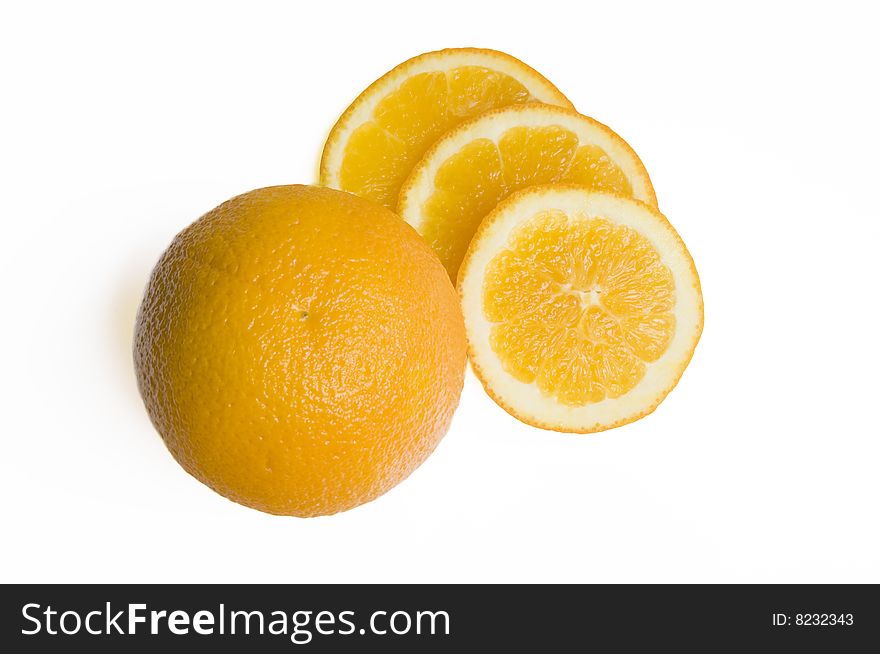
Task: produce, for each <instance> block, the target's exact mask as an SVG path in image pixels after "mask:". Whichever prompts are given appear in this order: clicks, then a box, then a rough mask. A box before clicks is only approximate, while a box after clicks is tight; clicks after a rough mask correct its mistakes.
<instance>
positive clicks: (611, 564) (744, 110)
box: [0, 0, 880, 582]
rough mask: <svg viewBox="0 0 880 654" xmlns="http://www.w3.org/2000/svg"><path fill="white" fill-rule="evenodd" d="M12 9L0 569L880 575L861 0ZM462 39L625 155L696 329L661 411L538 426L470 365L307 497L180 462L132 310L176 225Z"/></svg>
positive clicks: (148, 576) (45, 575) (873, 204)
mask: <svg viewBox="0 0 880 654" xmlns="http://www.w3.org/2000/svg"><path fill="white" fill-rule="evenodd" d="M4 6H5V7H7V8H5V9H3V10H2V16H0V60H2V62H3V72H2V94H3V98H4V99H3V101H2V104H0V113H2V121H0V136H2V140H0V184H2V189H3V196H2V197H3V210H2V214H0V221H2V231H0V244H2V253H0V266H2V276H0V279H2V296H0V300H2V307H3V310H2V319H0V343H2V348H3V350H2V360H0V369H2V381H0V384H2V387H0V390H2V407H3V409H2V423H0V424H2V427H0V430H2V438H3V449H2V454H0V496H2V527H0V531H2V537H0V548H2V551H0V581H4V582H12V581H23V582H44V581H95V582H97V581H109V582H138V581H140V582H158V581H167V582H172V581H180V582H195V581H205V582H206V581H217V582H220V581H233V582H245V581H254V582H306V581H309V582H342V581H380V582H384V581H387V582H391V581H401V582H429V581H442V582H452V581H463V582H467V581H471V582H485V581H499V582H514V581H529V582H531V581H554V582H575V581H577V582H600V581H601V582H655V581H667V582H704V581H705V582H708V581H731V582H745V581H753V582H783V581H793V582H808V581H813V582H816V581H818V582H830V581H837V582H868V581H872V582H880V554H878V552H880V526H878V513H880V511H878V500H880V477H878V463H880V429H878V416H877V413H878V410H880V403H878V390H880V384H878V373H877V370H878V367H880V355H878V348H880V326H878V318H880V311H878V308H877V304H878V281H880V274H878V267H877V266H878V263H877V262H878V254H880V210H878V204H877V188H878V176H880V165H878V151H880V129H878V115H880V103H878V96H877V88H878V71H877V66H878V62H880V48H878V45H877V43H878V40H877V37H876V33H875V30H876V26H877V24H878V20H877V19H878V17H877V16H876V15H872V13H874V12H873V10H872V9H870V8H871V7H872V3H868V2H865V3H846V2H835V3H823V4H818V3H817V4H815V5H812V4H810V3H802V2H801V3H791V4H787V3H774V2H761V3H755V4H749V3H745V4H744V3H734V4H732V5H730V7H729V8H727V9H722V8H720V7H718V6H716V4H715V3H693V4H687V5H685V4H675V3H655V2H651V3H649V2H646V3H638V4H636V3H625V2H613V3H612V2H600V3H599V2H597V3H593V2H588V1H584V0H580V1H577V2H570V3H563V2H551V1H549V0H541V1H540V2H528V3H522V4H519V3H516V2H511V1H506V2H493V3H488V2H474V1H473V0H468V1H466V2H458V1H452V0H443V2H438V3H433V4H421V3H413V2H407V3H400V4H390V3H383V2H375V1H371V2H352V3H340V2H310V3H300V2H239V3H234V4H227V3H222V2H206V3H184V2H173V3H159V2H152V3H142V5H141V7H140V8H139V9H137V8H133V7H132V6H130V5H129V4H128V3H112V2H108V3H105V4H97V3H83V2H77V3H57V4H48V3H19V7H18V8H16V9H11V8H8V5H4ZM463 45H474V46H481V47H490V48H497V49H500V50H504V51H507V52H509V53H511V54H513V55H515V56H517V57H519V58H521V59H523V60H524V61H526V62H527V63H529V64H531V65H532V66H534V67H535V68H537V69H538V70H539V71H541V72H542V73H543V74H545V75H546V76H547V77H548V78H549V79H551V80H552V81H553V82H554V83H555V84H556V85H558V86H559V88H560V89H561V90H562V91H563V92H564V93H566V94H567V95H568V97H569V98H570V99H571V100H572V101H573V102H574V103H575V105H576V106H577V107H578V108H579V109H580V111H581V112H583V113H586V114H588V115H590V116H593V117H595V118H597V119H598V120H600V121H602V122H605V123H607V124H609V125H610V126H611V127H613V128H614V129H615V130H616V131H618V132H619V133H620V134H621V135H622V136H623V137H624V138H625V139H627V140H628V141H629V142H630V144H631V145H632V146H633V147H634V148H635V149H636V151H637V152H638V153H639V154H640V155H641V157H642V159H643V160H644V162H645V164H646V166H647V168H648V170H649V171H650V173H651V176H652V178H653V180H654V184H655V187H656V189H657V194H658V196H659V201H660V206H661V208H662V209H663V210H664V212H665V213H666V214H667V215H668V217H669V218H670V220H671V221H672V222H673V224H674V225H675V226H676V227H677V228H678V230H679V232H680V233H681V235H682V237H683V238H684V240H685V241H686V242H687V244H688V247H689V248H690V250H691V252H692V254H693V256H694V259H695V260H696V263H697V267H698V269H699V271H700V274H701V277H702V282H703V291H704V295H705V302H706V327H705V332H704V334H703V339H702V341H701V343H700V345H699V347H698V348H697V352H696V355H695V357H694V359H693V362H692V364H691V366H690V367H689V368H688V370H687V372H686V373H685V375H684V377H683V379H682V380H681V383H680V384H679V385H678V387H677V388H676V390H675V391H674V392H673V393H672V394H671V395H670V396H669V398H668V399H667V400H666V401H665V402H664V403H663V404H662V405H661V407H660V408H659V409H658V410H657V412H656V413H654V414H653V415H651V416H649V417H647V418H645V419H644V420H641V421H639V422H638V423H635V424H633V425H630V426H627V427H623V428H620V429H616V430H613V431H610V432H605V433H602V434H598V435H593V436H575V435H565V434H556V433H551V432H544V431H540V430H537V429H533V428H530V427H527V426H525V425H522V424H520V423H518V422H517V421H516V420H514V419H513V418H511V417H509V416H508V415H507V414H505V413H504V412H503V411H502V410H501V409H499V408H497V407H496V406H495V405H494V404H493V403H492V401H491V400H490V399H489V398H488V397H487V396H486V395H485V394H484V393H483V391H482V389H481V387H480V386H479V384H478V383H477V382H476V381H475V379H474V378H473V376H472V375H471V374H470V373H469V375H468V380H467V383H466V386H465V389H464V394H463V396H462V402H461V408H460V410H459V411H458V413H457V414H456V417H455V420H454V423H453V426H452V429H451V431H450V432H449V434H448V435H447V437H446V438H445V440H444V441H443V442H442V443H441V445H440V447H439V448H438V450H437V451H436V453H435V454H434V455H433V456H432V457H431V458H430V459H429V460H428V461H427V463H425V464H424V465H423V466H422V467H421V468H420V469H419V470H417V471H416V472H415V473H414V474H413V475H412V476H411V477H410V478H409V479H408V480H407V481H405V482H404V483H403V484H401V485H400V486H398V487H397V488H395V489H394V490H392V491H391V492H390V493H388V494H387V495H385V496H383V497H381V498H380V499H378V500H377V501H375V502H373V503H370V504H368V505H365V506H362V507H360V508H357V509H355V510H353V511H350V512H348V513H345V514H342V515H337V516H333V517H329V518H318V519H310V520H301V519H295V518H279V517H273V516H269V515H263V514H261V513H258V512H256V511H253V510H249V509H246V508H243V507H240V506H238V505H235V504H232V503H231V502H228V501H226V500H224V499H222V498H221V497H219V496H218V495H215V494H214V493H213V492H212V491H210V490H208V489H207V488H206V487H204V486H202V485H200V484H199V483H198V482H196V481H195V480H193V479H191V478H190V477H188V476H187V475H186V474H185V473H184V472H183V471H182V470H181V469H180V468H179V467H178V465H177V464H176V463H175V462H174V460H173V459H172V458H171V456H170V455H169V454H168V452H167V451H166V450H165V447H164V446H163V444H162V441H161V440H160V438H159V437H158V436H157V435H156V433H155V432H154V431H153V429H152V427H151V425H150V422H149V420H148V419H147V416H146V413H145V411H144V410H143V407H142V405H141V403H140V399H139V398H138V395H137V391H136V388H135V384H134V377H133V372H132V365H131V355H130V347H131V330H132V325H133V319H134V314H135V310H136V307H137V304H138V301H139V296H140V293H141V290H142V288H143V285H144V283H145V281H146V278H147V275H148V273H149V271H150V268H151V266H152V265H153V263H154V262H155V260H156V259H157V258H158V256H159V254H160V253H161V252H162V250H163V249H164V247H165V246H166V245H167V244H168V243H169V242H170V240H171V238H172V237H173V236H174V234H175V233H176V232H177V231H179V230H180V229H182V228H183V227H185V226H186V225H187V224H188V223H189V222H191V221H192V220H194V219H195V218H197V217H198V216H199V215H201V214H202V213H204V212H205V211H207V210H209V209H211V208H212V207H214V206H215V205H217V204H219V203H220V202H221V201H223V200H225V199H227V198H228V197H230V196H232V195H235V194H238V193H241V192H244V191H247V190H250V189H252V188H255V187H259V186H267V185H271V184H283V183H291V182H313V181H314V180H315V176H316V162H317V159H318V156H319V152H320V149H321V146H322V144H323V140H324V137H325V136H326V133H327V130H328V129H329V128H330V126H331V125H332V124H333V122H334V121H335V119H336V118H337V117H338V115H339V114H340V113H341V112H342V110H343V109H345V107H346V106H347V105H348V103H349V102H350V101H351V100H352V99H353V98H354V97H355V96H356V95H357V93H359V92H360V91H361V90H362V89H363V88H364V87H365V86H366V85H367V84H369V83H370V82H371V81H372V80H373V79H375V78H376V77H378V76H379V75H381V74H382V73H384V72H385V71H387V70H388V69H390V68H391V67H393V66H394V65H395V64H397V63H399V62H401V61H403V60H404V59H406V58H408V57H410V56H413V55H417V54H419V53H421V52H425V51H428V50H433V49H438V48H442V47H450V46H463Z"/></svg>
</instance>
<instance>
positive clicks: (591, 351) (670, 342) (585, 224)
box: [459, 185, 703, 432]
mask: <svg viewBox="0 0 880 654" xmlns="http://www.w3.org/2000/svg"><path fill="white" fill-rule="evenodd" d="M459 292H460V294H461V298H462V304H463V307H464V314H465V325H466V329H467V333H468V342H469V351H470V355H471V361H472V364H473V366H474V370H475V372H476V373H477V375H478V376H479V377H480V379H481V381H482V382H483V384H484V386H485V387H486V389H487V390H488V392H489V393H490V395H491V396H492V397H493V398H495V399H496V401H497V402H498V403H499V404H500V405H501V406H502V407H504V408H505V409H506V410H508V411H509V412H510V413H512V414H513V415H515V416H516V417H518V418H520V419H521V420H523V421H525V422H527V423H529V424H533V425H536V426H540V427H546V428H550V429H557V430H560V431H575V432H590V431H599V430H602V429H608V428H610V427H614V426H618V425H620V424H625V423H627V422H631V421H633V420H635V419H637V418H639V417H641V416H643V415H646V414H647V413H650V411H652V410H653V409H654V408H655V407H656V406H657V405H658V404H659V403H660V401H661V400H662V399H663V397H665V395H666V394H667V393H668V392H669V391H670V390H671V389H672V387H673V386H674V385H675V383H676V382H677V381H678V378H679V377H680V376H681V374H682V372H683V370H684V368H685V366H686V365H687V363H688V361H689V360H690V358H691V355H692V353H693V351H694V348H695V347H696V344H697V341H698V339H699V336H700V333H701V331H702V323H703V309H702V296H701V292H700V283H699V278H698V276H697V273H696V268H695V267H694V265H693V260H692V259H691V257H690V255H689V253H688V251H687V249H686V248H685V246H684V243H683V242H682V241H681V239H680V238H679V237H678V235H677V234H676V232H675V231H674V230H673V228H672V227H671V225H669V223H668V222H667V221H666V219H665V218H664V217H663V216H662V215H661V214H660V213H659V212H658V211H657V210H656V209H655V208H654V207H651V206H650V205H647V204H645V203H642V202H639V201H634V200H632V199H628V198H624V197H622V196H617V195H612V194H608V193H600V192H593V191H590V190H588V189H585V188H579V187H573V186H562V185H559V186H552V185H551V186H545V187H540V186H539V187H534V188H532V189H528V190H526V191H523V192H521V193H519V194H516V195H514V196H512V197H511V198H510V199H508V200H506V201H505V202H503V203H502V204H501V205H500V206H499V207H497V208H496V209H495V210H494V211H493V212H492V213H490V215H489V216H488V217H487V218H486V220H485V222H484V223H483V225H481V226H480V229H479V231H478V232H477V234H476V236H475V237H474V240H473V242H472V244H471V246H470V248H469V250H468V253H467V257H466V259H465V262H464V264H463V266H462V269H461V273H460V278H459Z"/></svg>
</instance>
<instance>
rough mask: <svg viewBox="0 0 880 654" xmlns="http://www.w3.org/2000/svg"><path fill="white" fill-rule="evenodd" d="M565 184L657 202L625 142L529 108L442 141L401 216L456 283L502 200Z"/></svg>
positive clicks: (586, 122)
mask: <svg viewBox="0 0 880 654" xmlns="http://www.w3.org/2000/svg"><path fill="white" fill-rule="evenodd" d="M559 182H566V183H572V184H579V185H583V186H585V187H588V188H591V189H594V190H602V191H609V192H614V193H617V194H619V195H623V196H625V197H633V198H636V199H638V200H643V201H645V202H648V203H651V204H655V205H656V202H657V200H656V196H655V195H654V190H653V187H652V186H651V181H650V179H649V177H648V173H647V171H646V170H645V167H644V166H643V165H642V162H641V161H640V160H639V158H638V156H637V155H636V154H635V152H633V151H632V149H631V148H630V147H629V146H628V145H627V144H626V142H624V141H623V139H621V138H620V137H619V136H618V135H617V134H615V133H614V132H612V131H611V130H610V129H608V128H607V127H605V126H604V125H602V124H601V123H598V122H596V121H594V120H593V119H591V118H587V117H586V116H581V115H579V114H577V113H575V112H574V111H571V110H566V109H561V108H558V107H550V106H546V105H541V104H527V105H523V106H515V107H508V108H505V109H501V110H498V111H493V112H489V113H486V114H484V115H482V116H480V117H478V118H476V119H474V120H472V121H469V122H467V123H464V124H462V125H460V126H459V127H458V128H456V129H454V130H452V131H451V132H449V133H447V134H446V135H445V136H444V137H443V138H441V139H440V140H439V141H438V142H437V143H436V144H435V145H434V146H433V147H432V148H431V150H429V151H428V152H427V153H426V154H425V156H424V157H423V158H422V160H421V161H419V163H418V164H416V166H415V168H413V171H412V173H411V174H410V176H409V178H408V179H407V180H406V182H405V183H404V186H403V189H402V191H401V195H400V201H399V204H398V213H399V214H400V215H401V216H402V217H403V218H404V219H405V220H406V221H407V222H409V223H410V224H411V225H413V226H414V227H415V228H416V229H417V230H418V231H419V233H420V234H421V235H422V236H424V237H425V239H426V240H427V241H428V242H429V243H430V244H431V246H432V247H433V248H434V250H435V251H436V252H437V254H438V256H439V257H440V260H441V261H442V262H443V264H444V265H445V266H446V268H447V270H448V271H449V274H450V277H452V278H453V279H455V278H456V275H457V273H458V267H459V265H460V263H461V260H462V257H464V253H465V251H466V250H467V247H468V244H469V243H470V240H471V237H472V236H473V234H474V232H475V231H476V229H477V226H478V225H479V224H480V221H481V220H482V219H483V217H484V216H485V215H486V214H488V213H489V212H490V211H491V210H492V209H493V208H494V207H495V206H496V205H497V204H498V203H499V202H500V201H501V200H503V199H504V198H506V197H507V196H509V195H510V194H512V193H514V192H516V191H518V190H521V189H523V188H527V187H529V186H534V185H540V184H549V183H559Z"/></svg>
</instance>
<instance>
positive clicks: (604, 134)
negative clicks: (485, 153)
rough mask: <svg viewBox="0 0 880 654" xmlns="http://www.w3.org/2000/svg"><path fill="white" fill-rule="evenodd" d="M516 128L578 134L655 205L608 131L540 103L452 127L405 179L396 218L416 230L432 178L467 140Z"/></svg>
mask: <svg viewBox="0 0 880 654" xmlns="http://www.w3.org/2000/svg"><path fill="white" fill-rule="evenodd" d="M514 127H562V128H564V129H567V130H569V131H570V132H572V133H574V134H575V136H577V138H578V147H581V146H584V145H596V146H598V147H600V148H602V150H604V151H605V153H606V154H607V155H608V157H609V158H610V159H611V161H612V162H613V163H614V164H615V165H616V166H617V167H618V168H620V169H621V170H622V171H623V174H624V175H625V176H626V178H627V179H628V180H629V182H630V184H631V185H632V190H633V197H634V198H636V199H637V200H641V201H643V202H647V203H649V204H654V203H655V199H654V195H653V191H652V189H651V188H650V186H649V184H650V182H649V181H648V178H647V175H646V174H645V173H644V167H643V166H642V164H641V162H640V161H639V160H638V159H637V157H636V156H635V154H634V153H633V152H632V150H630V149H629V148H628V147H627V146H626V145H625V143H624V142H623V141H622V140H621V139H620V137H618V136H617V135H615V134H614V133H613V132H612V131H611V130H610V129H608V128H607V127H605V126H604V125H600V124H599V123H597V122H595V121H593V120H591V119H589V118H587V117H585V116H581V115H579V114H576V113H574V112H572V111H557V110H555V109H553V108H548V107H542V106H541V105H532V106H523V105H520V106H513V107H508V108H507V109H503V110H496V111H492V112H489V113H487V114H485V115H484V116H482V117H480V118H478V119H476V120H475V121H474V122H472V123H470V124H469V125H468V126H466V127H465V128H463V129H456V130H453V131H451V132H450V133H448V134H447V135H446V136H444V137H442V138H441V139H440V140H439V141H438V142H437V143H436V144H435V145H434V148H433V149H432V150H431V151H430V152H428V154H426V155H425V158H423V159H422V161H421V162H419V163H418V164H417V165H416V167H415V169H414V170H413V172H412V173H411V174H410V177H409V179H408V180H407V181H406V182H405V183H404V186H403V192H402V193H401V198H400V205H399V206H398V208H397V209H398V213H399V214H400V216H401V217H402V218H403V219H404V220H406V222H408V223H409V224H410V225H412V226H413V227H414V228H415V229H416V231H420V228H421V225H422V223H423V222H424V219H425V218H424V215H423V213H422V207H423V206H424V204H425V203H426V202H427V201H428V199H429V198H430V197H431V196H432V195H433V194H434V179H435V178H436V176H437V171H438V170H440V167H441V166H442V165H443V164H444V163H445V162H446V161H447V160H448V159H449V158H450V157H452V156H453V155H455V154H457V153H458V152H460V151H461V149H462V148H463V147H464V146H465V145H467V144H468V143H470V142H472V141H475V140H477V139H489V140H491V141H493V142H494V143H495V144H496V145H497V144H498V142H499V141H500V140H501V137H502V136H503V135H504V134H505V133H506V132H507V131H508V130H510V129H512V128H514Z"/></svg>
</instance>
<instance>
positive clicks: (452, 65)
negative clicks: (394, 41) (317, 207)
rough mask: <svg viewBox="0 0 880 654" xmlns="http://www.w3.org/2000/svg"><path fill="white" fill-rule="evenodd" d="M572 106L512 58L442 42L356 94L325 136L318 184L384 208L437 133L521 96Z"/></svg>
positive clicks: (518, 100)
mask: <svg viewBox="0 0 880 654" xmlns="http://www.w3.org/2000/svg"><path fill="white" fill-rule="evenodd" d="M536 101H537V102H544V103H547V104H553V105H559V106H561V107H571V106H572V105H571V103H570V102H569V101H568V99H566V97H565V96H564V95H562V93H560V92H559V90H558V89H557V88H556V87H555V86H553V84H551V83H550V82H549V81H547V80H546V79H545V78H544V77H543V76H542V75H540V74H539V73H538V72H537V71H535V70H533V69H532V68H530V67H529V66H527V65H526V64H524V63H523V62H521V61H520V60H518V59H516V58H515V57H511V56H510V55H508V54H505V53H503V52H498V51H496V50H485V49H481V48H449V49H447V50H439V51H437V52H427V53H425V54H422V55H419V56H418V57H413V58H412V59H409V60H408V61H405V62H404V63H402V64H400V65H399V66H397V67H396V68H394V69H393V70H391V71H389V72H388V73H386V74H385V75H383V76H382V77H380V78H379V79H378V80H376V81H375V82H373V83H372V84H371V85H370V86H369V87H368V88H367V89H366V90H365V91H364V92H363V93H361V94H360V95H359V96H358V97H357V99H355V101H354V102H352V103H351V106H349V107H348V109H346V110H345V112H344V113H343V114H342V117H341V118H340V119H339V120H338V121H337V123H336V125H335V126H334V127H333V129H332V130H331V132H330V135H329V136H328V137H327V143H326V145H325V146H324V153H323V156H322V157H321V172H320V175H321V184H323V185H325V186H330V187H332V188H338V189H342V190H344V191H350V192H351V193H355V194H357V195H360V196H362V197H365V198H368V199H370V200H373V201H374V202H378V203H379V204H382V205H384V206H386V207H388V208H389V209H394V208H395V207H396V205H397V196H398V194H399V192H400V186H401V184H402V183H403V180H404V179H406V177H407V175H408V174H409V172H410V170H411V169H412V167H413V165H414V164H415V163H416V162H417V161H418V160H419V158H420V157H421V156H422V155H423V154H424V153H425V151H426V150H427V149H428V148H429V147H430V146H431V144H432V143H434V141H436V140H437V139H438V138H439V137H440V136H441V135H443V134H444V133H445V132H447V131H448V130H450V129H452V128H453V127H455V126H456V125H458V124H459V123H461V122H462V121H464V120H467V119H468V118H472V117H473V116H477V115H479V114H481V113H483V112H484V111H488V110H490V109H496V108H498V107H505V106H507V105H511V104H520V103H524V102H536Z"/></svg>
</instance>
